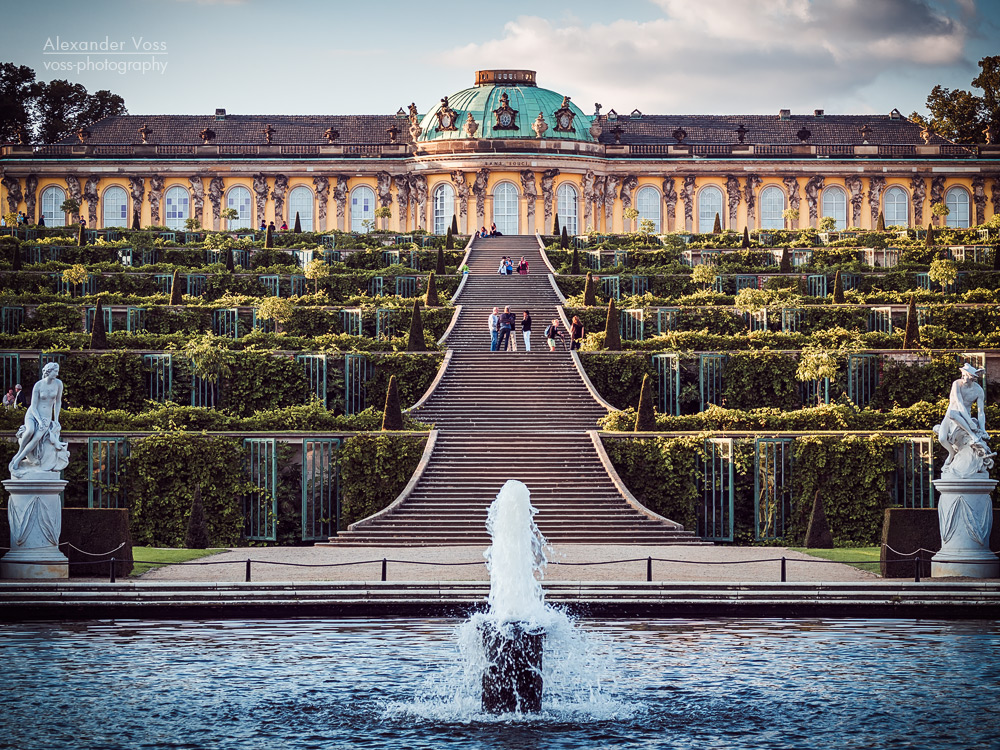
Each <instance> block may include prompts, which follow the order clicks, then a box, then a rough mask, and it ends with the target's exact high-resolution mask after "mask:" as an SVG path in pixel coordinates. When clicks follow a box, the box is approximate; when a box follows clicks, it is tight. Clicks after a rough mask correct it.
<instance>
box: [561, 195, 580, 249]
mask: <svg viewBox="0 0 1000 750" xmlns="http://www.w3.org/2000/svg"><path fill="white" fill-rule="evenodd" d="M579 202H580V194H579V193H578V192H577V191H576V187H575V186H574V185H573V183H572V182H564V183H563V184H562V185H560V186H559V187H558V188H556V213H557V214H559V226H560V227H566V234H568V235H571V236H572V235H574V234H579V233H580V224H579V221H578V216H579V213H578V212H579V208H577V206H579ZM559 231H560V232H561V231H562V230H561V229H560V230H559Z"/></svg>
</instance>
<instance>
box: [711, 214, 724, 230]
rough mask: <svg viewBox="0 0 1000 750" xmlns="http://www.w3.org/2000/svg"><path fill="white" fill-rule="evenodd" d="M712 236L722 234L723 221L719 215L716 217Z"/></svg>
mask: <svg viewBox="0 0 1000 750" xmlns="http://www.w3.org/2000/svg"><path fill="white" fill-rule="evenodd" d="M712 234H722V219H721V217H720V216H719V215H718V214H716V215H715V224H713V225H712Z"/></svg>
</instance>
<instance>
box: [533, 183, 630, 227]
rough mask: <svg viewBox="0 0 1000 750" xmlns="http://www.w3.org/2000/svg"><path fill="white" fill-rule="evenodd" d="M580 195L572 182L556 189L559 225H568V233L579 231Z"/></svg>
mask: <svg viewBox="0 0 1000 750" xmlns="http://www.w3.org/2000/svg"><path fill="white" fill-rule="evenodd" d="M579 195H580V194H579V193H578V192H577V190H576V188H575V187H573V184H572V183H570V182H564V183H562V184H561V185H560V186H559V187H558V188H557V189H556V201H557V205H556V213H557V214H559V226H560V227H566V234H567V235H570V236H573V235H575V234H576V233H577V232H578V231H579V229H578V224H577V215H578V209H577V206H578V205H579ZM640 211H641V209H640ZM546 229H548V227H546Z"/></svg>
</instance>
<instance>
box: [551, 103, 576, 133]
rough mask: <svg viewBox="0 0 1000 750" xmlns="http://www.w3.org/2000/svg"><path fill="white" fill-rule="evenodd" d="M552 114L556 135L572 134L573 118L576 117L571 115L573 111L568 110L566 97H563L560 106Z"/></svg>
mask: <svg viewBox="0 0 1000 750" xmlns="http://www.w3.org/2000/svg"><path fill="white" fill-rule="evenodd" d="M552 114H553V116H554V117H555V121H556V125H555V130H556V132H557V133H572V132H573V118H574V117H576V115H575V114H574V113H573V110H571V109H570V108H569V97H568V96H564V97H563V100H562V105H561V106H560V107H559V109H557V110H556V111H555V112H553V113H552Z"/></svg>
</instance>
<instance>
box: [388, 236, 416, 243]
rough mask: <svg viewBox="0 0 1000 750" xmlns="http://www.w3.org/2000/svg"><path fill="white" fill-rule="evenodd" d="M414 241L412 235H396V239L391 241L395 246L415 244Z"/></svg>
mask: <svg viewBox="0 0 1000 750" xmlns="http://www.w3.org/2000/svg"><path fill="white" fill-rule="evenodd" d="M415 241H416V239H415V238H414V236H413V235H412V234H397V235H396V238H395V239H394V240H393V244H395V245H409V244H411V243H413V242H415Z"/></svg>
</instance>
